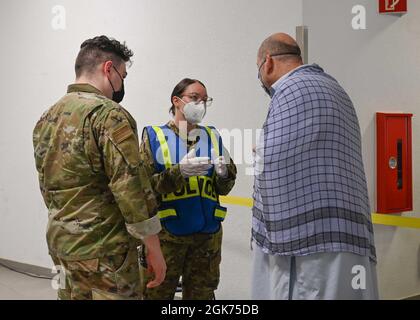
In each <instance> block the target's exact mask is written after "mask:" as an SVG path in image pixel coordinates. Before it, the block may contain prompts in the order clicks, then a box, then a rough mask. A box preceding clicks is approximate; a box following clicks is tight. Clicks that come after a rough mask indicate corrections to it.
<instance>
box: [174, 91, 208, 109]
mask: <svg viewBox="0 0 420 320" xmlns="http://www.w3.org/2000/svg"><path fill="white" fill-rule="evenodd" d="M182 97H188V98H190V99H191V101H193V102H195V104H199V103H200V102H204V105H205V106H206V107H210V106H211V105H212V103H213V98H210V97H207V98H204V99H201V98H200V96H199V95H198V94H194V93H191V94H184V95H182V96H181V98H182Z"/></svg>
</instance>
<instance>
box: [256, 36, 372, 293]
mask: <svg viewBox="0 0 420 320" xmlns="http://www.w3.org/2000/svg"><path fill="white" fill-rule="evenodd" d="M257 66H258V77H259V79H260V81H261V83H262V87H263V89H264V90H265V91H266V92H267V94H269V95H270V97H271V102H270V106H269V110H268V115H267V118H266V121H265V123H264V125H263V136H262V137H261V139H260V142H259V145H257V149H256V153H257V157H256V158H257V159H259V160H257V167H258V168H259V170H256V175H255V184H254V207H253V223H252V241H253V244H254V266H253V280H252V281H253V283H252V298H253V299H377V298H378V289H377V279H376V253H375V246H374V237H373V227H372V222H371V216H370V206H369V199H368V192H367V185H366V178H365V173H364V168H363V161H362V151H361V137H360V128H359V124H358V119H357V115H356V112H355V110H354V107H353V104H352V102H351V100H350V98H349V96H348V95H347V94H346V92H345V91H344V90H343V88H342V87H341V86H340V85H339V84H338V82H337V81H336V80H335V79H334V78H332V77H331V76H329V75H328V74H326V73H325V72H324V71H323V70H322V69H321V68H320V67H319V66H317V65H304V64H303V62H302V58H301V52H300V48H299V46H298V45H297V43H296V42H295V40H293V39H292V38H291V37H290V36H289V35H286V34H282V33H279V34H274V35H272V36H270V37H269V38H267V39H266V40H265V41H264V42H263V43H262V45H261V47H260V49H259V52H258V58H257Z"/></svg>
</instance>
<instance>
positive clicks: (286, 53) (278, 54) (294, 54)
mask: <svg viewBox="0 0 420 320" xmlns="http://www.w3.org/2000/svg"><path fill="white" fill-rule="evenodd" d="M286 55H292V56H298V57H300V53H299V52H285V53H275V54H270V57H277V56H286ZM266 62H267V58H264V60H263V62H262V63H261V65H260V66H259V67H258V75H259V74H260V72H261V68H262V66H263V65H264V63H266Z"/></svg>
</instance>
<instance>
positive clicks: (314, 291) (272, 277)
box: [251, 245, 379, 300]
mask: <svg viewBox="0 0 420 320" xmlns="http://www.w3.org/2000/svg"><path fill="white" fill-rule="evenodd" d="M253 247H254V249H253V251H254V254H253V271H252V293H251V297H252V299H253V300H318V299H319V300H377V299H378V298H379V297H378V285H377V276H376V264H375V263H374V262H372V261H371V260H370V259H369V257H364V256H360V255H357V254H353V253H349V252H339V253H316V254H311V255H307V256H273V255H269V254H266V253H264V252H263V251H262V250H261V248H259V247H258V246H256V245H254V246H253Z"/></svg>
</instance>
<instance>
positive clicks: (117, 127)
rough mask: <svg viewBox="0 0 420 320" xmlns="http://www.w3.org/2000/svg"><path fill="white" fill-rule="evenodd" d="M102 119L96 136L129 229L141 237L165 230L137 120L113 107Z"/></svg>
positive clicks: (112, 187) (137, 236)
mask: <svg viewBox="0 0 420 320" xmlns="http://www.w3.org/2000/svg"><path fill="white" fill-rule="evenodd" d="M130 120H132V121H131V122H130ZM98 122H99V123H97V124H96V125H95V128H96V136H97V139H98V146H99V149H100V150H101V152H102V156H103V161H104V168H105V172H106V175H107V176H108V178H109V188H110V189H111V191H112V193H113V195H114V197H115V200H116V202H117V203H118V206H119V208H120V210H121V213H122V214H123V216H124V219H125V221H126V227H127V231H128V232H129V233H130V234H131V235H132V236H133V237H135V238H137V239H142V238H144V237H146V236H148V235H153V234H157V233H158V232H159V231H160V230H161V225H160V220H159V217H158V216H157V215H156V212H157V201H156V198H155V196H154V193H153V190H152V188H151V185H150V182H149V177H148V176H147V172H146V171H145V169H144V168H143V165H142V163H141V160H140V157H139V144H138V135H137V131H136V128H135V122H134V120H133V119H129V118H128V117H127V115H126V114H125V113H124V112H123V111H122V110H120V109H112V110H111V111H109V112H107V114H106V115H105V116H104V117H103V119H102V120H99V121H98ZM150 217H151V218H150Z"/></svg>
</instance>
